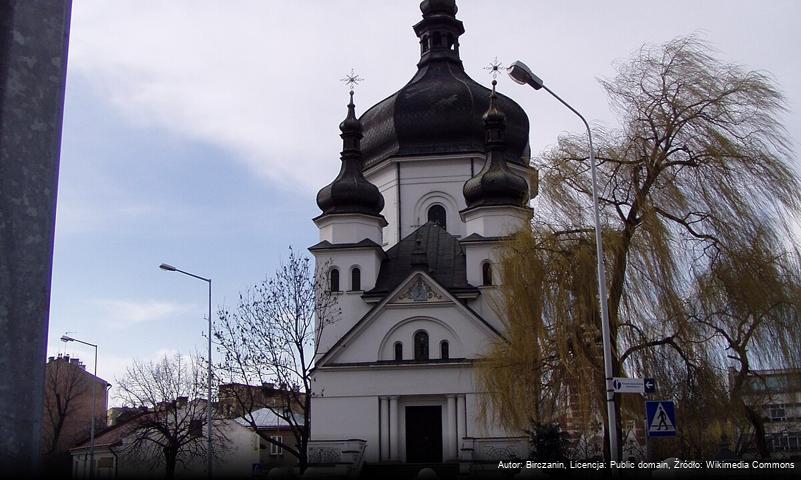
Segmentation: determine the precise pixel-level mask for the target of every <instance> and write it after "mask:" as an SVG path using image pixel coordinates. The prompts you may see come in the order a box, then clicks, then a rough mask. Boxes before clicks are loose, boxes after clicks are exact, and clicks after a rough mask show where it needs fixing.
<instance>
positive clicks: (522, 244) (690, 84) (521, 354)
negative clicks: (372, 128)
mask: <svg viewBox="0 0 801 480" xmlns="http://www.w3.org/2000/svg"><path fill="white" fill-rule="evenodd" d="M710 52H712V49H711V48H710V47H709V46H708V45H707V44H705V43H704V42H703V41H701V40H699V39H697V38H695V37H687V38H679V39H676V40H673V41H671V42H669V43H667V44H665V45H661V46H645V47H643V48H642V49H641V50H640V51H639V52H638V53H637V54H636V55H635V56H634V57H633V58H632V59H630V60H629V61H627V62H625V63H621V64H619V65H618V66H617V75H616V76H615V77H614V78H612V79H607V80H602V81H601V84H602V86H603V87H604V89H605V90H606V92H607V94H608V96H609V99H610V103H611V105H612V107H613V109H614V110H615V111H616V112H617V114H618V118H619V122H620V124H619V126H618V128H615V129H606V128H595V129H594V132H593V136H594V138H595V143H596V149H597V151H596V152H595V153H596V158H597V160H598V182H599V203H600V213H601V223H602V230H603V239H604V247H605V249H604V261H605V262H606V265H607V277H606V283H607V287H608V292H609V293H608V298H605V299H603V301H606V302H607V304H608V307H609V317H610V324H611V338H612V340H613V342H612V350H613V352H612V355H613V368H614V371H615V374H616V375H631V376H637V375H643V374H647V375H648V376H657V377H660V378H661V379H662V380H664V381H666V382H667V381H671V380H672V379H677V378H678V379H682V381H685V382H687V383H688V385H692V384H695V387H693V388H692V389H690V390H691V391H694V392H698V391H702V390H703V385H704V383H705V382H707V383H710V384H711V383H712V382H718V381H719V376H720V375H722V374H724V372H723V370H722V369H723V367H725V366H726V362H727V361H728V360H730V359H727V357H726V355H727V351H724V350H723V349H725V348H729V349H731V348H732V344H731V342H729V341H728V339H727V338H726V335H730V336H732V337H736V336H737V334H736V332H735V333H732V331H731V329H735V330H736V329H737V328H738V325H739V324H738V323H737V321H736V320H735V321H732V322H728V323H727V322H726V321H724V320H722V319H721V318H720V316H719V315H718V316H715V315H711V314H712V313H713V312H717V310H714V309H713V306H717V307H726V308H727V309H729V310H730V314H731V315H732V316H733V318H737V319H741V318H744V317H743V316H749V315H750V316H751V317H753V318H755V317H754V316H755V315H756V316H758V317H759V318H760V320H759V322H756V323H755V324H754V332H753V333H752V334H751V335H749V336H747V338H746V337H742V336H741V337H737V338H738V341H740V342H741V343H740V344H738V346H737V348H741V350H739V351H738V352H739V353H738V355H740V358H741V359H745V358H747V357H748V356H749V355H752V354H753V353H755V352H757V351H764V352H767V351H771V352H772V353H771V354H770V355H761V356H760V357H759V360H760V361H762V360H765V361H768V360H769V361H770V362H771V365H779V364H781V365H787V364H797V362H796V360H797V358H795V357H796V355H795V354H797V351H796V350H797V343H796V344H793V342H794V341H795V340H796V339H795V338H794V336H795V335H796V333H794V332H797V331H799V330H801V325H799V324H798V316H797V314H795V315H790V314H788V311H790V310H792V309H794V308H796V309H797V308H798V305H797V304H795V305H791V304H790V303H791V302H786V301H784V302H783V303H782V305H783V306H782V307H781V308H783V309H784V310H783V311H782V314H779V313H777V311H776V310H771V312H773V313H775V314H772V315H764V313H765V312H766V309H767V308H768V306H767V305H763V304H762V303H760V302H763V299H761V298H760V296H759V295H758V294H752V293H751V292H750V290H749V288H750V284H748V283H747V282H743V283H739V284H738V283H736V280H737V279H736V278H732V279H730V280H731V281H732V282H735V283H734V284H725V282H726V281H729V280H725V279H724V278H723V277H721V274H722V272H723V270H721V269H725V268H728V267H725V265H727V264H731V261H732V259H737V264H738V265H740V266H745V265H750V266H751V267H752V268H757V269H758V267H760V266H764V267H765V269H764V272H763V273H764V275H767V276H768V277H769V279H770V281H771V282H772V283H769V284H770V285H771V286H777V285H786V284H787V283H788V282H790V283H793V282H795V283H794V285H796V286H797V285H798V276H797V275H795V276H793V275H789V274H788V272H790V271H796V272H797V269H798V266H797V264H796V265H794V264H792V263H787V262H785V263H783V260H782V259H783V258H786V257H785V250H788V249H789V250H792V249H793V246H792V245H791V240H790V238H792V237H791V234H790V231H791V230H790V229H791V226H792V224H793V223H794V222H796V221H797V220H798V216H799V206H800V205H801V196H800V194H799V178H798V174H797V171H796V170H795V168H796V167H795V166H794V165H793V162H792V159H791V151H790V146H789V142H788V140H787V136H786V132H785V130H784V128H783V127H782V125H781V123H780V117H781V114H782V113H783V112H784V111H785V101H784V98H783V96H782V94H781V93H780V91H779V89H778V88H777V86H776V85H775V84H774V82H773V81H772V80H771V78H770V77H769V76H768V75H767V74H764V73H760V72H755V71H748V70H745V69H743V68H742V67H740V66H737V65H731V64H725V63H722V62H721V61H719V60H717V59H716V58H715V57H714V56H713V54H712V53H710ZM535 164H536V166H537V167H538V168H539V171H540V178H541V181H540V196H539V197H538V199H537V201H536V203H535V205H534V207H535V214H534V218H535V221H534V223H533V225H532V229H531V231H525V232H521V234H519V235H518V236H517V237H516V238H514V239H512V240H511V241H510V242H509V244H508V245H507V248H506V252H505V258H504V260H502V276H503V284H504V287H503V290H504V297H505V298H506V312H505V313H506V318H507V328H508V331H509V332H510V335H507V339H508V341H507V342H504V343H500V344H498V345H497V346H496V348H495V349H494V350H493V352H492V353H491V354H490V356H489V358H488V359H487V362H486V363H485V367H486V368H485V369H484V370H483V372H484V375H482V378H483V380H484V382H485V384H486V386H487V387H488V390H489V391H491V392H493V393H492V397H493V398H492V400H493V402H495V403H499V404H501V405H502V406H503V408H496V409H495V410H496V411H500V412H502V416H503V418H502V420H503V421H505V422H506V423H507V424H509V425H515V426H518V427H521V426H522V427H525V424H526V423H527V422H531V421H534V422H540V421H548V420H549V419H551V418H553V417H555V416H557V415H558V413H559V412H560V411H562V410H563V408H562V407H564V404H565V401H566V400H567V399H566V398H564V395H565V393H566V392H569V393H570V400H571V408H573V409H579V410H581V409H584V410H588V409H589V410H591V411H598V412H603V413H605V408H603V402H604V392H603V390H602V387H603V377H604V375H603V370H602V365H603V362H602V361H601V351H600V319H599V312H598V307H597V286H596V284H595V278H596V276H595V275H596V269H595V265H596V259H595V255H594V251H593V246H594V240H593V236H592V228H593V220H592V214H591V212H592V210H591V177H590V165H589V158H588V152H587V140H586V136H585V135H584V134H576V135H565V136H562V137H560V138H559V141H558V144H557V145H556V146H555V147H554V148H552V149H550V150H548V151H546V152H544V153H543V154H542V155H540V156H539V157H538V158H537V159H536V162H535ZM755 242H758V243H759V244H760V248H758V249H755V248H751V247H752V246H753V245H754V244H755ZM769 263H770V264H774V265H775V267H776V268H772V269H771V268H768V264H769ZM780 266H781V268H779V267H780ZM793 269H795V270H793ZM715 279H716V280H717V281H713V280H715ZM763 280H764V279H763ZM724 284H725V285H724ZM705 285H706V286H705ZM792 288H795V287H788V289H789V290H792ZM702 307H703V308H702ZM775 308H776V309H778V307H775ZM718 310H719V309H718ZM699 311H703V312H705V313H704V314H703V315H700V314H699ZM796 312H797V310H796ZM710 315H711V316H710ZM713 317H714V318H713ZM700 320H703V321H700ZM782 322H795V323H794V324H793V328H794V329H795V330H793V328H787V326H786V325H784V326H781V327H780V326H779V324H781V323H782ZM772 336H778V339H771V337H772ZM793 345H796V347H793ZM779 347H781V348H779ZM774 349H775V350H774ZM755 365H764V363H759V362H756V363H754V362H751V363H749V362H748V361H747V360H746V361H745V363H742V360H741V365H740V366H741V367H742V368H741V370H740V371H742V372H744V374H747V373H748V372H750V371H751V369H752V368H755ZM515 371H516V372H517V373H518V374H517V376H516V375H515V373H514V372H515ZM521 371H525V372H526V373H525V376H526V378H528V379H529V380H530V381H531V382H532V385H526V386H525V387H523V385H521V384H520V383H517V381H516V380H519V379H520V375H519V372H521ZM710 372H712V373H710ZM715 372H717V373H715ZM715 377H718V378H715ZM699 382H700V383H699ZM699 385H700V390H699ZM710 391H716V392H719V391H720V389H719V388H715V389H714V390H710ZM576 402H578V403H576ZM639 408H640V409H641V408H642V407H641V406H639Z"/></svg>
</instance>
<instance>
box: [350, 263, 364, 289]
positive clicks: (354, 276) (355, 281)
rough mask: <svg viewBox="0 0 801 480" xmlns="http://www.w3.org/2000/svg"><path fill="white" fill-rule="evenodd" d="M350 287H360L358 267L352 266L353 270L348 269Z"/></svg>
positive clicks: (360, 277) (360, 279) (360, 276)
mask: <svg viewBox="0 0 801 480" xmlns="http://www.w3.org/2000/svg"><path fill="white" fill-rule="evenodd" d="M350 289H351V290H361V289H362V271H361V270H359V267H353V270H351V271H350Z"/></svg>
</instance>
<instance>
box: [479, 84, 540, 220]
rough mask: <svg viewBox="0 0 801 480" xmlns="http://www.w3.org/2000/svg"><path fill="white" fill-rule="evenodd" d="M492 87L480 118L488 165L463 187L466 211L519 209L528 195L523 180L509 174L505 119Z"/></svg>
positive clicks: (511, 173) (493, 85)
mask: <svg viewBox="0 0 801 480" xmlns="http://www.w3.org/2000/svg"><path fill="white" fill-rule="evenodd" d="M495 83H496V82H495V81H494V80H493V81H492V95H491V96H490V106H489V108H488V109H487V112H486V113H485V114H484V117H483V118H484V127H485V131H486V151H487V161H486V162H484V168H482V169H481V171H480V172H478V174H477V175H476V176H475V177H473V178H471V179H470V180H468V181H466V182H465V184H464V188H463V192H464V199H465V201H466V202H467V208H473V207H481V206H490V205H511V206H515V207H522V206H523V204H524V202H525V201H526V196H527V193H528V184H527V183H526V180H525V179H524V178H523V177H521V176H520V175H517V174H516V173H514V172H512V171H511V170H509V166H508V165H507V164H506V160H505V159H504V155H503V153H504V151H505V150H506V141H505V139H504V129H505V124H506V115H504V113H503V111H501V110H500V109H499V107H498V105H497V104H496V101H497V94H496V93H495Z"/></svg>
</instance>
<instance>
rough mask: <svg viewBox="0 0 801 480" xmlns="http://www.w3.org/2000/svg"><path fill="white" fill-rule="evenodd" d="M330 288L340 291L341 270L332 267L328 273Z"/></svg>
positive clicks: (333, 290)
mask: <svg viewBox="0 0 801 480" xmlns="http://www.w3.org/2000/svg"><path fill="white" fill-rule="evenodd" d="M328 281H329V290H331V291H332V292H338V291H339V270H337V269H336V268H332V269H331V271H330V272H329V273H328Z"/></svg>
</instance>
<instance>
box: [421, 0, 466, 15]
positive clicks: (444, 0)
mask: <svg viewBox="0 0 801 480" xmlns="http://www.w3.org/2000/svg"><path fill="white" fill-rule="evenodd" d="M458 10H459V9H458V8H457V7H456V0H424V1H423V2H422V3H420V11H422V12H423V15H428V14H431V13H445V14H448V15H456V12H457V11H458Z"/></svg>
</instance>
